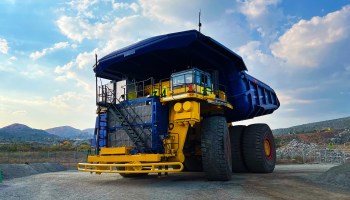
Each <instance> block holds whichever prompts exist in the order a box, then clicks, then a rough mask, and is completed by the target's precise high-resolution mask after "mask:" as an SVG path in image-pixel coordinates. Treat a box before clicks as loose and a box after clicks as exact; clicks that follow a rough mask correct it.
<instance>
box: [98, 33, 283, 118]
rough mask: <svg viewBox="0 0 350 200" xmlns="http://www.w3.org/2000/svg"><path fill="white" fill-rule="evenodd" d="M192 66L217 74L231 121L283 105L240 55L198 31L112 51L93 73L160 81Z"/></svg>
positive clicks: (151, 39)
mask: <svg viewBox="0 0 350 200" xmlns="http://www.w3.org/2000/svg"><path fill="white" fill-rule="evenodd" d="M189 67H197V68H199V69H201V70H204V71H208V72H210V71H212V70H216V71H217V72H218V77H219V78H218V80H219V84H221V85H224V86H226V96H227V100H228V101H229V102H230V103H231V104H232V105H233V109H232V110H227V111H226V112H227V113H225V114H226V117H227V121H228V122H232V121H239V120H245V119H251V118H253V117H257V116H262V115H266V114H270V113H272V112H273V111H274V110H276V109H278V107H279V106H280V103H279V101H278V98H277V96H276V93H275V92H274V90H273V89H272V88H270V87H269V86H268V85H266V84H265V83H263V82H261V81H259V80H258V79H256V78H254V77H252V76H250V75H248V74H247V73H246V71H247V67H246V66H245V64H244V62H243V59H242V58H241V57H240V56H239V55H237V54H236V53H234V52H233V51H231V50H230V49H228V48H226V47H225V46H223V45H221V44H220V43H219V42H217V41H215V40H214V39H212V38H210V37H208V36H205V35H203V34H201V33H200V32H198V31H196V30H190V31H184V32H178V33H172V34H167V35H161V36H156V37H152V38H149V39H146V40H143V41H140V42H138V43H136V44H133V45H131V46H128V47H125V48H123V49H120V50H118V51H115V52H112V53H110V54H108V55H106V56H105V57H103V58H101V59H100V60H99V61H98V63H97V65H96V66H94V71H95V73H96V76H97V77H101V78H107V79H111V80H116V81H118V80H122V79H123V77H126V76H128V77H133V78H135V79H139V80H145V79H147V78H149V77H151V76H152V77H154V78H156V79H159V80H160V79H164V78H169V77H170V74H172V73H174V72H176V71H182V70H185V69H188V68H189Z"/></svg>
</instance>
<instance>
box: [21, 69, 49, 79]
mask: <svg viewBox="0 0 350 200" xmlns="http://www.w3.org/2000/svg"><path fill="white" fill-rule="evenodd" d="M21 74H22V75H23V76H25V77H27V78H30V79H35V78H38V77H42V76H44V75H45V73H44V72H43V71H42V70H40V69H36V70H30V71H23V72H21Z"/></svg>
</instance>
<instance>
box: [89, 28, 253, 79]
mask: <svg viewBox="0 0 350 200" xmlns="http://www.w3.org/2000/svg"><path fill="white" fill-rule="evenodd" d="M141 66H142V67H141ZM188 66H201V67H202V68H207V69H213V67H214V68H220V71H226V70H228V69H229V68H231V67H232V66H234V67H235V68H238V69H240V70H246V69H247V68H246V66H245V64H244V62H243V60H242V58H241V57H240V56H239V55H237V54H236V53H234V52H233V51H231V50H230V49H228V48H226V47H225V46H223V45H222V44H220V43H219V42H217V41H215V40H214V39H212V38H210V37H208V36H205V35H203V34H201V33H200V32H198V31H196V30H190V31H184V32H178V33H172V34H167V35H161V36H156V37H152V38H149V39H146V40H143V41H140V42H138V43H136V44H133V45H131V46H128V47H125V48H123V49H120V50H117V51H114V52H112V53H110V54H108V55H106V56H105V57H103V58H101V59H100V60H99V61H98V64H97V66H95V68H94V71H95V73H96V75H97V76H98V77H102V78H107V79H114V80H118V77H119V76H120V74H125V75H128V76H129V77H134V78H137V79H140V80H144V79H147V78H149V76H150V74H149V72H150V71H149V70H150V69H152V71H154V72H155V73H154V74H152V76H153V77H154V78H160V79H161V78H165V77H169V75H170V74H171V72H173V70H175V69H176V70H177V71H181V70H184V69H187V67H188Z"/></svg>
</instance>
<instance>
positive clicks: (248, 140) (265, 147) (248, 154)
mask: <svg viewBox="0 0 350 200" xmlns="http://www.w3.org/2000/svg"><path fill="white" fill-rule="evenodd" d="M243 155H244V161H245V164H246V166H247V169H248V170H249V171H250V172H255V173H271V172H273V170H274V169H275V164H276V148H275V142H274V139H273V135H272V131H271V129H270V127H269V126H268V125H267V124H252V125H249V126H247V127H246V128H245V130H244V134H243Z"/></svg>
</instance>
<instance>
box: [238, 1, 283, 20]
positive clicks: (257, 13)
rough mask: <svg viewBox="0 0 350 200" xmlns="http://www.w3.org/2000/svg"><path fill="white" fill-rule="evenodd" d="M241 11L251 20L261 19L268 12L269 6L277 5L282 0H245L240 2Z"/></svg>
mask: <svg viewBox="0 0 350 200" xmlns="http://www.w3.org/2000/svg"><path fill="white" fill-rule="evenodd" d="M237 1H238V2H239V3H240V4H241V7H240V11H241V12H242V13H243V14H245V15H246V16H247V17H249V18H259V17H261V16H263V15H265V14H266V13H267V12H268V7H269V6H275V5H277V4H278V3H279V2H280V0H243V1H239V0H237Z"/></svg>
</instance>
